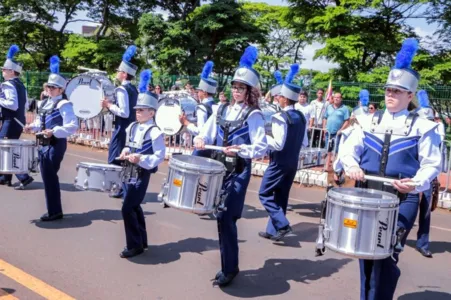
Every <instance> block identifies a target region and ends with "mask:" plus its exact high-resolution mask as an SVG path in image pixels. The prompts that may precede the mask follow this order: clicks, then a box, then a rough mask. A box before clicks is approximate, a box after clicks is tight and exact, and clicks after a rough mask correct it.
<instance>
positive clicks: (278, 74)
mask: <svg viewBox="0 0 451 300" xmlns="http://www.w3.org/2000/svg"><path fill="white" fill-rule="evenodd" d="M274 78H275V79H276V82H277V84H282V83H283V78H282V73H281V72H280V71H279V70H277V71H275V72H274Z"/></svg>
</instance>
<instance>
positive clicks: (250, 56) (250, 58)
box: [240, 46, 258, 68]
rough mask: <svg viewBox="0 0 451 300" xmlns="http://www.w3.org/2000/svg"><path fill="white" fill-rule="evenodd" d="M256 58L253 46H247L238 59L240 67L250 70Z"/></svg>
mask: <svg viewBox="0 0 451 300" xmlns="http://www.w3.org/2000/svg"><path fill="white" fill-rule="evenodd" d="M257 58H258V50H257V48H255V47H254V46H248V47H247V48H246V50H244V53H243V55H242V56H241V59H240V67H247V68H252V66H253V65H254V64H255V62H256V61H257Z"/></svg>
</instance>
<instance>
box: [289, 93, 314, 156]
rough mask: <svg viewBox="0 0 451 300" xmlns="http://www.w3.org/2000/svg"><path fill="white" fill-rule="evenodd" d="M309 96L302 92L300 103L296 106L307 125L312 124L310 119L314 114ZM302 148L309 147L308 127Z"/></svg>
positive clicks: (306, 127)
mask: <svg viewBox="0 0 451 300" xmlns="http://www.w3.org/2000/svg"><path fill="white" fill-rule="evenodd" d="M307 100H308V94H307V92H306V91H301V92H300V93H299V98H298V102H297V103H296V104H295V105H294V109H296V110H298V111H300V112H301V113H302V114H303V115H304V117H305V120H306V121H307V124H309V122H310V117H311V116H312V114H313V111H312V107H311V106H310V104H309V103H308V101H307ZM302 147H303V148H306V147H308V126H305V134H304V141H303V142H302Z"/></svg>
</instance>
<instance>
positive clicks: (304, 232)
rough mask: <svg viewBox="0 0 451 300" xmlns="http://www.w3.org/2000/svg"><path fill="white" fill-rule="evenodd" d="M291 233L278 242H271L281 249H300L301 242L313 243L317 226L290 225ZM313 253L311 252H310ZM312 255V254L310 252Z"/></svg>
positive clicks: (306, 224) (309, 224) (312, 224)
mask: <svg viewBox="0 0 451 300" xmlns="http://www.w3.org/2000/svg"><path fill="white" fill-rule="evenodd" d="M291 228H293V231H292V232H291V233H290V234H289V235H287V236H285V237H284V238H283V240H281V241H279V242H272V241H268V242H272V243H274V245H277V246H281V247H292V248H302V245H301V242H309V243H312V242H315V241H316V238H317V236H318V224H315V223H308V222H300V223H297V224H295V225H292V226H291ZM312 251H313V250H312ZM312 253H313V252H312Z"/></svg>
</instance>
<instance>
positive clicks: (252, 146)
mask: <svg viewBox="0 0 451 300" xmlns="http://www.w3.org/2000/svg"><path fill="white" fill-rule="evenodd" d="M256 60H257V49H256V48H255V47H253V46H249V47H247V48H246V51H245V53H244V55H243V56H242V57H241V60H240V65H239V67H238V69H237V70H236V72H235V75H234V77H233V79H232V89H231V90H232V97H233V98H234V100H235V101H236V102H235V104H234V105H233V106H229V105H227V104H223V105H221V106H220V108H219V109H218V113H217V114H213V115H212V116H211V117H210V118H209V119H208V121H207V123H205V126H204V128H203V129H202V131H201V133H200V135H198V136H197V137H196V138H195V139H194V142H195V146H196V148H197V149H204V147H205V145H206V144H209V145H211V144H214V143H216V145H217V146H224V147H226V149H225V150H224V152H213V154H214V156H215V159H217V160H218V161H221V162H222V163H224V165H225V167H226V169H227V172H226V177H225V178H224V185H223V188H224V190H225V192H226V193H227V194H226V195H225V206H226V207H227V210H226V211H221V212H219V213H218V215H217V222H218V234H219V247H220V252H221V270H220V271H219V272H218V273H217V274H216V276H215V281H214V285H219V286H221V287H222V286H226V285H228V284H229V283H230V282H232V280H233V279H234V278H235V276H236V275H237V274H238V272H239V268H238V233H237V226H236V222H237V220H238V219H240V218H241V213H242V210H243V206H244V199H245V197H246V190H247V186H248V184H249V180H250V177H251V169H252V159H253V158H259V157H262V156H264V154H265V153H266V150H267V147H268V145H267V143H266V136H265V123H264V119H263V115H262V113H261V112H260V110H259V109H258V96H259V92H258V90H257V87H258V85H259V77H260V75H259V74H258V73H257V71H255V70H254V69H253V68H252V66H253V64H254V63H255V61H256ZM218 125H219V126H218ZM224 137H228V138H227V140H223V139H224ZM233 150H235V151H236V150H239V152H238V153H235V152H233ZM226 158H227V159H226Z"/></svg>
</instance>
